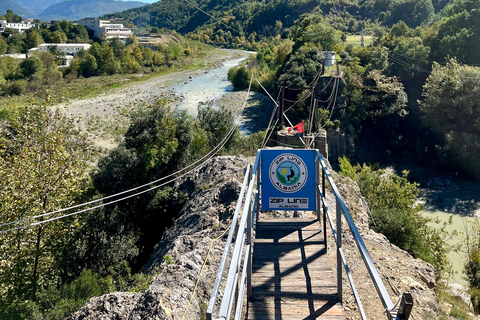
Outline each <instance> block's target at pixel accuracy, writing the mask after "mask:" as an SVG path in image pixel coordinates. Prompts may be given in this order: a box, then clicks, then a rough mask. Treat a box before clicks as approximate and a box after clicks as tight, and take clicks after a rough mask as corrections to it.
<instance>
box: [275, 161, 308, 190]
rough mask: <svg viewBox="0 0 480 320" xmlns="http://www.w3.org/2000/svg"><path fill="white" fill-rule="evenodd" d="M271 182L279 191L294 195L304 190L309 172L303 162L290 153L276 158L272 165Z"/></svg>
mask: <svg viewBox="0 0 480 320" xmlns="http://www.w3.org/2000/svg"><path fill="white" fill-rule="evenodd" d="M269 176H270V181H271V182H272V184H273V186H274V187H275V188H277V190H279V191H281V192H285V193H293V192H297V191H298V190H300V189H302V188H303V185H304V184H305V182H306V181H307V177H308V171H307V166H306V165H305V162H303V160H302V159H301V158H300V157H298V156H296V155H294V154H290V153H285V154H282V155H279V156H278V157H276V158H275V159H274V160H273V161H272V163H271V164H270V171H269Z"/></svg>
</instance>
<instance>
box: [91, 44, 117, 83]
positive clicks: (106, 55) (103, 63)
mask: <svg viewBox="0 0 480 320" xmlns="http://www.w3.org/2000/svg"><path fill="white" fill-rule="evenodd" d="M89 53H90V54H92V55H93V56H94V57H95V60H96V62H97V65H98V73H100V74H109V75H112V74H115V73H118V71H119V70H120V62H119V61H118V60H116V59H115V56H114V53H113V49H112V47H111V46H110V45H108V43H104V44H102V45H99V44H98V43H94V44H93V45H92V46H91V47H90V49H89Z"/></svg>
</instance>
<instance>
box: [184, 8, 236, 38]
mask: <svg viewBox="0 0 480 320" xmlns="http://www.w3.org/2000/svg"><path fill="white" fill-rule="evenodd" d="M183 1H185V2H186V3H188V4H189V5H191V6H193V7H195V8H196V9H198V10H199V11H201V12H202V13H204V14H206V15H207V16H209V17H210V18H212V19H214V20H217V21H218V22H220V23H221V24H222V25H224V26H225V27H227V28H228V29H231V30H233V31H235V32H237V33H238V34H239V35H241V36H243V35H244V32H243V28H242V27H241V26H240V29H242V32H240V31H238V30H236V29H234V28H232V27H230V26H229V25H228V24H225V23H224V22H223V21H221V20H219V19H218V18H215V17H214V16H212V15H211V14H209V13H208V12H206V11H204V10H203V9H202V8H200V7H199V6H198V5H197V4H196V3H194V2H191V1H189V0H183Z"/></svg>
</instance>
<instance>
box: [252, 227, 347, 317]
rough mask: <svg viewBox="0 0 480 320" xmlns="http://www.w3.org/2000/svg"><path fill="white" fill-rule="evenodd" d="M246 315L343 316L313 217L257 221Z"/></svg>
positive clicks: (332, 276)
mask: <svg viewBox="0 0 480 320" xmlns="http://www.w3.org/2000/svg"><path fill="white" fill-rule="evenodd" d="M252 269H253V275H252V285H253V289H252V290H253V295H252V297H251V299H250V301H249V303H248V314H247V317H246V319H247V320H253V319H256V320H270V319H275V320H277V319H288V320H296V319H303V320H305V319H333V320H335V319H345V316H344V313H343V308H342V306H341V304H339V303H338V302H337V298H336V293H337V288H336V281H335V279H334V274H333V271H332V268H331V266H330V262H329V260H328V258H327V256H326V249H325V245H324V242H323V234H322V232H321V231H320V224H319V223H318V221H317V220H316V219H311V218H307V219H298V218H293V219H275V220H267V221H265V220H262V221H260V222H259V223H257V229H256V235H255V243H254V251H253V265H252Z"/></svg>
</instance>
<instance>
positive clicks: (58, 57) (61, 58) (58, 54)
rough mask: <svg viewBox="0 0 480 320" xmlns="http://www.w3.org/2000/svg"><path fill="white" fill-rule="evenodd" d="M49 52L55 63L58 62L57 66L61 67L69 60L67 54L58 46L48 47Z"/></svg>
mask: <svg viewBox="0 0 480 320" xmlns="http://www.w3.org/2000/svg"><path fill="white" fill-rule="evenodd" d="M48 52H50V53H51V54H52V55H53V56H54V57H55V61H56V62H57V65H59V66H61V65H63V64H65V61H66V60H67V58H66V54H65V52H63V51H62V50H60V49H59V48H58V46H55V45H54V46H49V47H48Z"/></svg>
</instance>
